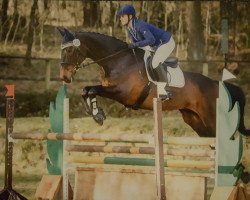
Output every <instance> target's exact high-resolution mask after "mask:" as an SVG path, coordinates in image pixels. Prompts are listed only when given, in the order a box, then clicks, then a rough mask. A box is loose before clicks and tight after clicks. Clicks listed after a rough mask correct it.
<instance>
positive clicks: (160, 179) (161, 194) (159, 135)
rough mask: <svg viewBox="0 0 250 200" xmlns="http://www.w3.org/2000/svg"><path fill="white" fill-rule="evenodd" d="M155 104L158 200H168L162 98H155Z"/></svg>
mask: <svg viewBox="0 0 250 200" xmlns="http://www.w3.org/2000/svg"><path fill="white" fill-rule="evenodd" d="M153 103H154V137H155V172H156V184H157V200H166V192H165V175H164V155H163V131H162V102H161V99H160V98H154V102H153Z"/></svg>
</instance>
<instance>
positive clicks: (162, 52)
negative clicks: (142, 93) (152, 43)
mask: <svg viewBox="0 0 250 200" xmlns="http://www.w3.org/2000/svg"><path fill="white" fill-rule="evenodd" d="M174 48H175V42H174V39H173V37H171V38H170V40H169V42H168V43H166V44H163V45H161V46H160V47H159V48H158V49H157V50H156V52H155V54H154V57H153V59H152V67H153V68H154V69H156V68H157V67H161V64H162V63H163V62H164V61H165V60H166V59H167V58H168V57H169V55H170V54H171V53H172V52H173V50H174ZM167 85H168V83H165V82H157V93H158V96H159V97H160V98H162V99H163V100H168V99H170V98H171V93H170V92H169V91H168V90H167V89H166V88H167Z"/></svg>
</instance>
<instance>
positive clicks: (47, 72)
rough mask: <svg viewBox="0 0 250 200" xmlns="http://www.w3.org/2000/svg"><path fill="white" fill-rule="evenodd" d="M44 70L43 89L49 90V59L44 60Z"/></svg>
mask: <svg viewBox="0 0 250 200" xmlns="http://www.w3.org/2000/svg"><path fill="white" fill-rule="evenodd" d="M45 62H46V72H45V89H46V90H49V88H50V61H49V60H46V61H45Z"/></svg>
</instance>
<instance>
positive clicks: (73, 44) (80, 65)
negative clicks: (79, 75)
mask: <svg viewBox="0 0 250 200" xmlns="http://www.w3.org/2000/svg"><path fill="white" fill-rule="evenodd" d="M80 46H82V47H84V48H85V49H86V50H87V52H89V53H90V54H92V55H93V53H92V52H91V51H90V49H89V48H88V47H87V46H86V45H82V44H81V42H80V40H79V39H77V38H75V39H74V40H73V41H72V42H67V43H65V44H62V45H61V49H62V50H63V49H66V48H68V47H74V48H76V50H77V51H78V52H79V54H80V55H81V56H83V57H86V56H85V55H84V54H83V53H82V51H81V49H80ZM127 50H129V49H128V48H125V49H122V50H120V51H117V52H115V53H113V54H110V55H108V56H105V57H103V58H100V59H98V60H95V61H92V62H89V63H86V64H83V62H84V61H83V62H82V63H78V58H79V54H77V59H76V60H77V62H76V63H73V62H64V61H62V60H61V62H60V63H61V65H73V66H74V70H75V71H78V70H79V69H81V68H84V67H87V66H89V65H92V64H95V63H98V62H100V61H104V60H107V59H109V58H112V57H114V56H116V55H118V54H120V53H122V52H124V51H127Z"/></svg>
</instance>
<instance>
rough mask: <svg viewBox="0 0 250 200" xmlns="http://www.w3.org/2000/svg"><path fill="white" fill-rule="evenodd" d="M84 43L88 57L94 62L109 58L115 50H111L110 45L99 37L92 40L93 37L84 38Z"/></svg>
mask: <svg viewBox="0 0 250 200" xmlns="http://www.w3.org/2000/svg"><path fill="white" fill-rule="evenodd" d="M86 42H87V47H88V49H89V52H88V57H89V58H91V59H92V60H94V61H97V60H100V59H104V58H106V57H108V56H111V55H112V54H114V49H115V48H116V47H113V48H111V47H110V46H111V45H112V44H110V43H108V42H105V41H104V39H103V38H101V37H96V38H94V37H93V36H89V37H88V38H86Z"/></svg>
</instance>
